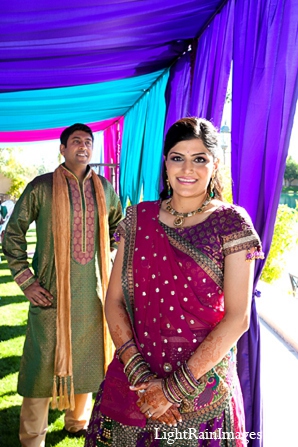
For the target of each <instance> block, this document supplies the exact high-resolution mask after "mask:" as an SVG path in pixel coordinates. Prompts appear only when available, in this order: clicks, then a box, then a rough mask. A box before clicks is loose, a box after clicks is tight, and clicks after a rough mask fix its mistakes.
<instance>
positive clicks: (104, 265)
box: [52, 165, 113, 410]
mask: <svg viewBox="0 0 298 447" xmlns="http://www.w3.org/2000/svg"><path fill="white" fill-rule="evenodd" d="M63 169H64V168H63V167H62V166H61V165H60V166H59V167H58V168H57V169H56V170H55V172H54V177H53V203H52V216H53V236H54V255H55V265H56V278H57V279H56V282H57V344H56V352H55V364H54V383H53V394H52V396H53V398H52V408H57V406H58V409H59V410H64V409H68V408H70V409H71V410H73V409H74V408H75V402H74V384H73V369H72V345H71V286H70V199H69V193H68V185H67V180H66V177H65V175H64V173H63ZM92 180H93V184H94V190H95V197H96V203H97V207H98V216H99V233H100V234H99V238H98V240H99V254H100V273H101V289H102V297H103V308H104V300H105V296H106V292H107V287H108V280H109V273H110V240H109V226H108V214H107V209H106V201H105V193H104V189H103V186H102V183H101V181H100V179H99V177H98V176H97V175H96V173H95V172H94V171H93V170H92ZM103 336H104V356H105V358H104V366H105V370H106V368H107V365H108V364H109V363H110V361H111V360H112V357H113V344H112V340H111V337H110V334H109V330H108V326H107V322H106V319H105V315H104V312H103ZM69 385H70V396H68V386H69ZM58 396H59V401H58V403H57V397H58Z"/></svg>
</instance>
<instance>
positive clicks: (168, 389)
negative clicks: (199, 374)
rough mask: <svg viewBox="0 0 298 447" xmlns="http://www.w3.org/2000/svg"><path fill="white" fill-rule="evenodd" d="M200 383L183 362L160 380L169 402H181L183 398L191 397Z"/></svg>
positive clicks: (195, 393)
mask: <svg viewBox="0 0 298 447" xmlns="http://www.w3.org/2000/svg"><path fill="white" fill-rule="evenodd" d="M199 385H200V383H199V381H198V380H196V378H195V377H194V375H193V373H192V372H191V370H190V369H189V367H188V365H187V363H186V362H185V363H184V364H183V365H182V366H181V367H180V368H179V369H177V371H174V373H173V374H171V375H170V376H169V377H166V378H165V379H163V381H162V390H163V393H164V395H165V397H166V398H167V400H168V401H169V402H171V403H181V402H182V400H183V399H185V398H188V399H193V398H194V397H195V396H196V395H197V389H198V387H199Z"/></svg>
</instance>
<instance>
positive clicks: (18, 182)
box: [0, 147, 46, 200]
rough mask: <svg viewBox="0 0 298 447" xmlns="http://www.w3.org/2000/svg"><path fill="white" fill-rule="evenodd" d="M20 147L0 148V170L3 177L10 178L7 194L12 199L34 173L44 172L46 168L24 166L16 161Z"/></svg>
mask: <svg viewBox="0 0 298 447" xmlns="http://www.w3.org/2000/svg"><path fill="white" fill-rule="evenodd" d="M21 150H22V149H20V148H12V147H5V148H0V172H1V173H2V174H3V175H4V177H6V178H9V179H10V180H11V186H10V188H9V190H8V191H7V194H9V195H10V196H11V198H12V199H13V200H16V199H18V198H19V197H20V195H21V193H22V192H23V190H24V188H25V186H26V184H27V183H28V182H30V181H31V180H32V179H33V178H34V177H35V176H36V175H39V174H41V173H44V172H46V168H45V167H44V166H43V165H42V166H35V165H33V166H30V167H28V166H24V165H23V164H21V163H20V162H19V161H18V154H19V152H20V151H21Z"/></svg>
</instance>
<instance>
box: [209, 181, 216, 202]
mask: <svg viewBox="0 0 298 447" xmlns="http://www.w3.org/2000/svg"><path fill="white" fill-rule="evenodd" d="M214 177H215V175H213V176H212V177H211V180H210V183H209V196H210V197H211V199H213V197H214V196H215V192H214Z"/></svg>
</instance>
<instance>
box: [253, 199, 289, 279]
mask: <svg viewBox="0 0 298 447" xmlns="http://www.w3.org/2000/svg"><path fill="white" fill-rule="evenodd" d="M297 234H298V208H297V207H296V209H294V208H290V207H288V206H287V205H279V207H278V210H277V215H276V221H275V226H274V234H273V238H272V243H271V247H270V252H269V255H268V257H267V260H266V264H265V267H264V269H263V272H262V275H261V279H262V280H263V281H265V282H268V283H271V282H273V281H275V280H276V279H278V278H280V276H281V274H282V272H283V270H284V268H285V255H286V254H287V252H288V251H289V249H290V248H292V247H293V245H296V244H297V243H298V236H297Z"/></svg>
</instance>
